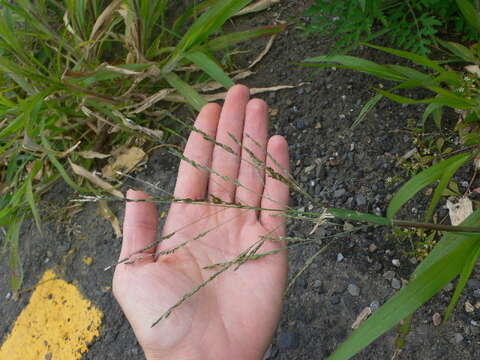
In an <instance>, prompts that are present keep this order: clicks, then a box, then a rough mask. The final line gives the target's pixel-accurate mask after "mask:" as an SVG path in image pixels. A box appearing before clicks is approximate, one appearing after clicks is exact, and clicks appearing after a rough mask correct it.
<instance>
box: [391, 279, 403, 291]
mask: <svg viewBox="0 0 480 360" xmlns="http://www.w3.org/2000/svg"><path fill="white" fill-rule="evenodd" d="M391 285H392V287H393V288H394V289H396V290H399V289H401V288H402V282H401V281H400V280H398V279H395V278H393V279H392V282H391Z"/></svg>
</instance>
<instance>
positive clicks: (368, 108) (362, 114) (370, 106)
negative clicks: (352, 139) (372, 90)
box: [351, 93, 383, 130]
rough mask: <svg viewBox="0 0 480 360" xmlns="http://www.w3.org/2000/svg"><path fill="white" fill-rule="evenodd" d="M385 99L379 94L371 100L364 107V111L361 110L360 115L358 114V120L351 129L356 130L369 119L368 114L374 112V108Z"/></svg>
mask: <svg viewBox="0 0 480 360" xmlns="http://www.w3.org/2000/svg"><path fill="white" fill-rule="evenodd" d="M382 99H383V95H382V94H380V93H378V94H376V95H375V96H374V97H372V98H371V99H370V100H368V101H367V103H366V104H365V105H363V107H362V110H360V114H358V116H357V118H356V119H355V121H354V122H353V124H352V126H351V129H352V130H354V129H355V128H356V127H357V126H358V125H360V124H361V123H362V122H363V120H365V118H366V117H367V115H368V113H369V112H370V111H372V110H373V108H374V107H375V106H376V105H377V104H378V102H379V101H380V100H382Z"/></svg>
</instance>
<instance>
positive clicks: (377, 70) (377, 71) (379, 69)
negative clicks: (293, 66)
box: [303, 55, 408, 81]
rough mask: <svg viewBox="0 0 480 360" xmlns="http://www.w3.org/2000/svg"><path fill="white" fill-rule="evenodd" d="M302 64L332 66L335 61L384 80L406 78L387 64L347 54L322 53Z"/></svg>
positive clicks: (401, 79)
mask: <svg viewBox="0 0 480 360" xmlns="http://www.w3.org/2000/svg"><path fill="white" fill-rule="evenodd" d="M304 61H305V63H307V64H305V63H303V65H314V64H308V63H327V64H328V65H329V66H334V65H335V64H336V63H337V64H340V65H342V66H344V67H346V68H347V69H351V70H357V71H361V72H364V73H367V74H370V75H374V76H377V77H379V78H381V79H385V80H393V81H404V80H408V79H407V78H406V77H405V76H404V75H402V74H400V73H398V72H397V71H394V70H392V69H391V68H390V67H388V66H387V65H380V64H377V63H375V62H373V61H370V60H365V59H362V58H359V57H355V56H349V55H333V56H328V55H323V56H317V57H313V58H309V59H306V60H304Z"/></svg>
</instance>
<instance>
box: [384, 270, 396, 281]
mask: <svg viewBox="0 0 480 360" xmlns="http://www.w3.org/2000/svg"><path fill="white" fill-rule="evenodd" d="M383 277H384V278H385V279H387V280H392V279H393V278H394V277H395V271H392V270H389V271H385V272H384V273H383Z"/></svg>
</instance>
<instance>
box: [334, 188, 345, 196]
mask: <svg viewBox="0 0 480 360" xmlns="http://www.w3.org/2000/svg"><path fill="white" fill-rule="evenodd" d="M346 193H347V190H345V189H338V190H336V191H335V192H334V193H333V197H335V198H339V197H342V196H343V195H345V194H346Z"/></svg>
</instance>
